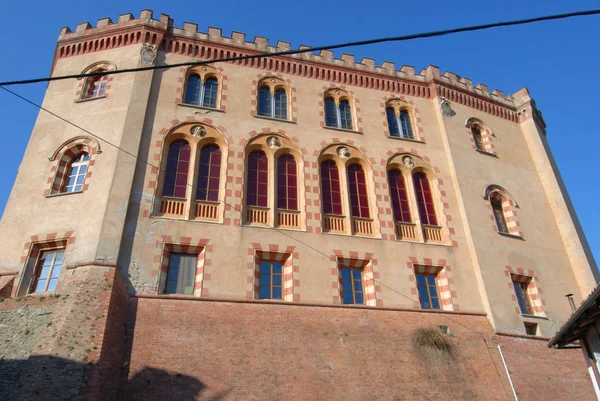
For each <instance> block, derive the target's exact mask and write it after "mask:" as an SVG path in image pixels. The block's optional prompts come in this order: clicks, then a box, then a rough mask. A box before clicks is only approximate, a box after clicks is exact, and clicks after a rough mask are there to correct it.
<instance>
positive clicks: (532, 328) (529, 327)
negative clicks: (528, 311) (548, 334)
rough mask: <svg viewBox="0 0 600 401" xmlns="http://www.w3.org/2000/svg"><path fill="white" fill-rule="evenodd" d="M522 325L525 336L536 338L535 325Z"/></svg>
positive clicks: (525, 323)
mask: <svg viewBox="0 0 600 401" xmlns="http://www.w3.org/2000/svg"><path fill="white" fill-rule="evenodd" d="M523 324H524V325H525V333H527V335H530V336H537V332H538V325H537V323H529V322H524V323H523Z"/></svg>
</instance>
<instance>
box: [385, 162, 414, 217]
mask: <svg viewBox="0 0 600 401" xmlns="http://www.w3.org/2000/svg"><path fill="white" fill-rule="evenodd" d="M388 181H389V182H390V195H391V198H392V208H393V209H394V220H395V221H401V222H403V223H410V222H411V218H410V208H409V206H408V193H407V192H406V183H405V182H404V176H403V175H402V173H401V172H400V171H398V170H390V171H389V172H388Z"/></svg>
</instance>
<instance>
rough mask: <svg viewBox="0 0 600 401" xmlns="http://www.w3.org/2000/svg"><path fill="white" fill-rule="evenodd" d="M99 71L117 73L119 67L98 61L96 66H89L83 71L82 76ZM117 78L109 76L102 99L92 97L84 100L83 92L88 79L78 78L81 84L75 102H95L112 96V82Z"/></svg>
mask: <svg viewBox="0 0 600 401" xmlns="http://www.w3.org/2000/svg"><path fill="white" fill-rule="evenodd" d="M99 69H103V70H106V71H115V70H116V69H117V67H116V66H115V64H114V63H111V62H110V61H98V62H96V63H94V64H91V65H89V66H87V67H86V69H85V70H83V71H81V74H82V75H83V74H91V73H93V72H95V71H98V70H99ZM114 78H115V75H108V76H107V78H106V87H105V88H104V94H103V95H102V96H100V97H92V98H89V99H82V95H83V90H84V87H85V84H86V82H87V79H88V78H77V80H78V81H79V84H78V85H77V93H76V94H75V101H76V102H77V101H88V100H94V99H102V98H104V97H108V96H109V94H110V90H111V86H112V82H113V80H114Z"/></svg>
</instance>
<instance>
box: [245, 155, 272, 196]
mask: <svg viewBox="0 0 600 401" xmlns="http://www.w3.org/2000/svg"><path fill="white" fill-rule="evenodd" d="M268 171H269V162H268V159H267V155H265V153H264V152H263V151H260V150H259V151H254V152H252V153H250V154H249V155H248V187H247V188H248V194H247V196H246V204H247V205H248V206H259V207H267V206H268V185H269V184H268V176H269V174H268Z"/></svg>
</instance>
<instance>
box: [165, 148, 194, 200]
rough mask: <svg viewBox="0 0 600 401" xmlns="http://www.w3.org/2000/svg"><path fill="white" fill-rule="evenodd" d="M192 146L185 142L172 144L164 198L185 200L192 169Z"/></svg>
mask: <svg viewBox="0 0 600 401" xmlns="http://www.w3.org/2000/svg"><path fill="white" fill-rule="evenodd" d="M190 154H191V148H190V144H189V143H187V141H184V140H178V141H174V142H173V143H171V146H169V152H168V154H167V166H166V171H165V182H164V185H163V192H162V196H168V197H174V198H185V197H186V193H187V180H188V172H189V168H190Z"/></svg>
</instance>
